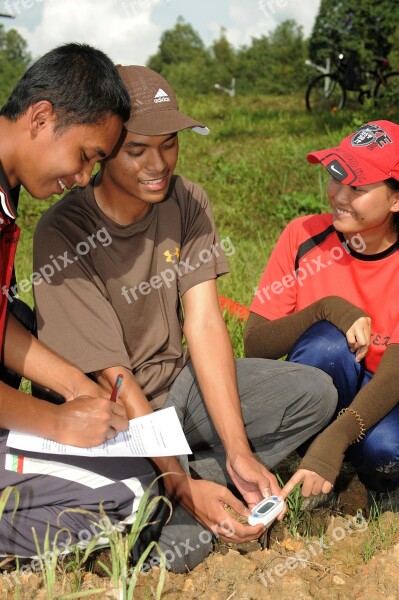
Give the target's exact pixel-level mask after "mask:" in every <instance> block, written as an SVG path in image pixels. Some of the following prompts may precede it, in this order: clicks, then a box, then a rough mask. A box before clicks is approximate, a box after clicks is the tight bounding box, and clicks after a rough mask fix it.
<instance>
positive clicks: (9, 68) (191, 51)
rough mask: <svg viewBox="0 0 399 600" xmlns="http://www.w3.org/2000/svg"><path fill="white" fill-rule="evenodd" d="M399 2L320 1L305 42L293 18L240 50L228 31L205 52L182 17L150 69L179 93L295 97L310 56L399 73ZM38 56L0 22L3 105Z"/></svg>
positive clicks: (165, 37) (166, 36) (152, 59)
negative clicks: (381, 63) (352, 59)
mask: <svg viewBox="0 0 399 600" xmlns="http://www.w3.org/2000/svg"><path fill="white" fill-rule="evenodd" d="M398 17H399V0H360V1H359V0H321V2H320V7H319V11H318V14H317V17H316V20H315V23H314V26H313V30H312V32H311V34H310V36H309V38H306V37H305V36H304V33H303V29H302V27H301V26H300V25H298V23H297V22H296V21H295V20H293V19H290V20H286V21H284V22H282V23H280V24H279V25H278V26H277V27H276V28H275V29H274V30H273V31H271V32H270V33H268V34H267V35H262V36H261V37H258V38H252V40H251V43H250V44H247V45H245V46H242V47H240V48H234V47H233V46H232V44H230V42H229V41H228V39H227V36H226V31H225V30H224V29H223V28H222V29H221V32H220V36H219V38H218V39H216V40H214V41H213V42H212V44H211V45H210V46H209V47H206V46H205V44H204V42H203V41H202V39H201V37H200V35H199V34H198V33H197V32H196V31H195V29H194V28H193V27H192V25H191V24H190V23H186V22H185V21H184V19H183V18H182V17H179V18H178V20H177V22H176V24H175V26H174V27H173V28H171V29H168V30H166V31H164V33H163V34H162V36H161V39H160V43H159V46H158V50H157V52H156V53H155V54H154V55H153V56H151V57H150V58H149V60H148V61H147V66H149V67H150V68H152V69H154V70H155V71H157V72H158V73H161V74H162V75H164V77H166V78H167V79H168V80H169V81H170V83H171V84H172V86H173V87H174V88H175V89H176V91H177V93H178V94H179V95H180V94H182V95H184V96H187V95H197V94H202V93H209V92H210V91H212V90H214V84H215V83H218V84H220V85H222V86H224V87H226V88H229V87H230V84H231V80H232V78H233V77H234V78H235V80H236V92H237V94H240V95H242V94H253V93H255V94H289V93H292V92H295V91H303V89H304V88H305V86H306V84H307V83H308V81H309V80H310V79H311V78H312V77H314V76H315V74H316V72H315V71H314V70H312V69H309V67H307V66H306V65H305V60H306V59H307V58H309V57H310V58H311V59H312V60H313V61H314V62H316V63H318V64H324V63H325V60H326V58H327V57H331V59H332V60H333V61H334V60H336V58H337V56H338V54H339V53H341V52H342V53H344V54H347V55H349V54H350V53H352V54H353V53H356V55H357V56H358V59H359V60H360V61H361V62H362V64H364V65H368V66H372V61H373V58H375V57H381V56H384V57H389V59H390V62H391V64H392V65H393V67H395V68H397V69H399V27H398V24H399V19H398ZM31 60H32V57H31V55H30V53H29V50H28V47H27V42H26V41H25V40H24V39H23V37H22V36H21V35H20V34H19V33H18V32H17V31H16V30H15V29H9V30H8V31H5V29H4V26H3V25H2V24H0V105H2V104H3V103H4V101H5V100H6V98H7V97H8V95H9V92H10V91H11V89H12V88H13V86H14V84H15V83H16V81H18V79H19V78H20V77H21V75H22V74H23V72H24V71H25V69H26V68H27V66H29V64H30V62H31Z"/></svg>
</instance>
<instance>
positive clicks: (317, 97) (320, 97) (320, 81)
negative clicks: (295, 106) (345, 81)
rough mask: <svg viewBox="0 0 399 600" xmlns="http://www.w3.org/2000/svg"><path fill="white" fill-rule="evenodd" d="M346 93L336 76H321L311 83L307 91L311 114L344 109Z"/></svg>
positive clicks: (308, 107)
mask: <svg viewBox="0 0 399 600" xmlns="http://www.w3.org/2000/svg"><path fill="white" fill-rule="evenodd" d="M345 100H346V92H345V88H344V86H343V85H342V83H341V82H340V81H339V79H338V77H337V76H336V75H319V76H318V77H316V79H313V81H311V82H310V84H309V86H308V89H307V91H306V108H307V110H308V111H309V112H312V113H320V112H325V111H329V112H337V110H341V108H343V107H344V105H345Z"/></svg>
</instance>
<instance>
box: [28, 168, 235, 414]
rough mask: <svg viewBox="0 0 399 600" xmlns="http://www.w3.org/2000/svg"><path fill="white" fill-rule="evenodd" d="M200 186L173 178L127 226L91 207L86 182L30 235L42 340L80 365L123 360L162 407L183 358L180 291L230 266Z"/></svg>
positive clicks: (87, 369)
mask: <svg viewBox="0 0 399 600" xmlns="http://www.w3.org/2000/svg"><path fill="white" fill-rule="evenodd" d="M222 248H223V242H222V244H221V242H220V240H219V238H218V235H217V233H216V229H215V225H214V221H213V217H212V212H211V208H210V204H209V200H208V197H207V195H206V194H205V192H204V190H203V189H202V188H200V187H199V186H198V185H197V184H195V183H193V182H191V181H188V180H187V179H185V178H183V177H174V178H173V180H172V183H171V186H170V190H169V193H168V196H167V198H166V199H165V200H164V201H163V202H160V203H159V204H154V205H150V208H149V211H148V212H147V214H146V215H145V216H144V217H143V218H141V219H140V220H138V221H135V222H134V223H133V224H131V225H127V226H122V225H118V224H117V223H115V222H114V221H112V220H111V219H109V218H108V217H107V216H106V215H105V214H104V213H103V212H102V211H101V210H100V208H99V207H98V206H97V203H96V200H95V197H94V191H93V183H90V184H89V185H88V186H87V187H86V188H77V189H75V190H73V191H72V192H70V193H69V194H67V196H65V197H64V198H62V199H61V200H60V201H59V202H57V203H56V204H55V205H54V206H52V207H51V208H50V209H49V210H48V211H46V213H45V214H44V215H43V216H42V218H41V219H40V221H39V224H38V226H37V229H36V232H35V236H34V271H35V272H38V273H40V275H41V281H40V283H39V282H36V283H35V285H34V293H35V302H36V309H37V318H38V334H39V339H40V340H42V341H43V342H44V343H46V344H47V345H48V346H49V347H50V348H52V349H53V350H55V351H56V352H58V353H59V354H61V355H62V356H64V357H66V358H67V359H69V360H70V361H71V362H73V363H74V364H75V365H77V366H78V367H79V368H80V369H82V370H83V371H84V372H86V373H89V372H93V371H98V370H102V369H105V368H108V367H112V366H123V367H126V368H130V369H131V370H132V371H133V373H134V375H135V377H136V380H137V382H138V383H139V385H140V386H141V388H142V389H143V391H144V393H145V394H146V395H147V397H148V398H149V399H150V400H152V399H153V398H155V397H157V396H158V398H157V401H155V402H154V405H155V406H159V405H160V404H161V403H162V401H163V399H164V397H165V395H166V393H167V391H168V389H169V387H170V385H171V384H172V383H173V381H174V379H175V378H176V376H177V375H178V373H179V372H180V371H181V369H182V368H183V366H184V365H185V363H186V362H187V360H188V351H187V350H186V349H184V347H183V344H182V322H183V317H182V309H181V303H180V297H181V296H182V295H183V294H184V293H185V292H186V291H187V290H188V289H190V288H191V287H193V286H195V285H197V284H199V283H202V282H204V281H208V280H210V279H215V278H216V277H218V276H219V275H221V274H223V273H227V272H228V266H227V262H226V258H225V255H224V252H223V249H222Z"/></svg>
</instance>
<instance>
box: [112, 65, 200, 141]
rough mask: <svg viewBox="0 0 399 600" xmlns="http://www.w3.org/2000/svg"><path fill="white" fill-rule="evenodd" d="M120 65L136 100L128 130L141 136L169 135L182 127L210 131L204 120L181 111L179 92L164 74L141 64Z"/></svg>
mask: <svg viewBox="0 0 399 600" xmlns="http://www.w3.org/2000/svg"><path fill="white" fill-rule="evenodd" d="M117 68H118V71H119V74H120V76H121V78H122V81H123V83H124V84H125V86H126V89H127V91H128V92H129V96H130V101H131V103H132V111H131V113H130V119H129V120H128V121H126V122H125V127H126V129H127V130H128V131H131V132H132V133H138V134H140V135H166V134H168V133H175V132H176V131H181V130H182V129H192V130H193V131H196V132H197V133H200V134H202V135H207V134H208V133H209V129H208V127H206V126H205V125H204V124H203V123H200V122H199V121H196V120H195V119H192V118H191V117H188V116H187V115H183V113H181V112H180V111H179V104H178V102H177V98H176V95H175V93H174V91H173V89H172V88H171V86H170V85H169V83H168V82H167V81H166V79H165V78H164V77H162V75H159V73H157V72H156V71H153V70H152V69H149V68H148V67H142V66H138V65H131V66H123V65H117Z"/></svg>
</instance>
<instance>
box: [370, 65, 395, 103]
mask: <svg viewBox="0 0 399 600" xmlns="http://www.w3.org/2000/svg"><path fill="white" fill-rule="evenodd" d="M374 98H375V99H376V100H378V104H379V105H380V104H384V105H385V106H386V107H389V106H391V107H392V108H397V107H398V102H399V73H396V72H394V73H388V75H386V76H385V77H384V80H383V81H381V80H380V81H379V82H378V83H377V85H376V86H375V90H374Z"/></svg>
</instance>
